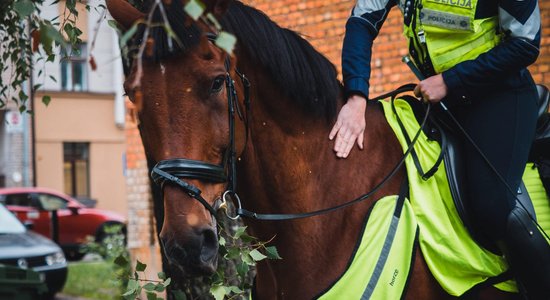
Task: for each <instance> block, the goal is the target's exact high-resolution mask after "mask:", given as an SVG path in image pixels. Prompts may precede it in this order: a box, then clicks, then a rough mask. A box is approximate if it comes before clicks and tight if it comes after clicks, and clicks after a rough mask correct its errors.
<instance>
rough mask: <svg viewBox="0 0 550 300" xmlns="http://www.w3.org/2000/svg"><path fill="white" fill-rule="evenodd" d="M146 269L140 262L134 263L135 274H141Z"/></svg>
mask: <svg viewBox="0 0 550 300" xmlns="http://www.w3.org/2000/svg"><path fill="white" fill-rule="evenodd" d="M146 268H147V265H146V264H144V263H142V262H141V261H139V260H137V261H136V272H143V271H145V269H146Z"/></svg>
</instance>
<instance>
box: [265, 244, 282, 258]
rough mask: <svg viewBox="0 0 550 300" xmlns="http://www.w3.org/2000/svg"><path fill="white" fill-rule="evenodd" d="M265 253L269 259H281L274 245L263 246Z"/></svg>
mask: <svg viewBox="0 0 550 300" xmlns="http://www.w3.org/2000/svg"><path fill="white" fill-rule="evenodd" d="M265 254H266V255H267V258H269V259H283V258H282V257H281V256H280V255H279V251H277V248H276V247H275V246H269V247H265Z"/></svg>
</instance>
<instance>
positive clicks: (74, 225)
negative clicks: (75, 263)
mask: <svg viewBox="0 0 550 300" xmlns="http://www.w3.org/2000/svg"><path fill="white" fill-rule="evenodd" d="M0 203H2V204H4V205H5V206H6V207H7V208H8V210H10V211H11V212H13V213H14V214H15V215H16V216H17V218H18V219H19V220H20V221H21V222H22V223H23V224H25V225H26V226H27V227H30V228H32V230H33V231H35V232H37V233H39V234H41V235H44V236H46V237H48V238H52V221H51V215H52V211H53V210H57V216H58V228H59V241H58V243H59V245H60V246H61V248H62V249H63V251H64V252H65V255H66V256H67V258H70V259H80V258H81V257H82V256H83V253H81V252H80V251H79V250H80V246H81V245H82V244H83V243H85V242H86V237H87V236H93V237H95V240H96V241H98V242H99V241H101V240H102V239H103V238H105V237H106V235H107V234H108V233H107V232H106V230H105V228H106V227H108V226H111V225H121V226H122V231H123V233H124V235H126V220H125V219H124V217H122V216H121V215H119V214H117V213H114V212H110V211H106V210H100V209H95V208H88V207H86V206H84V205H83V204H81V203H80V202H78V201H77V200H75V199H73V198H71V197H69V196H67V195H65V194H62V193H59V192H57V191H54V190H51V189H46V188H2V189H0Z"/></svg>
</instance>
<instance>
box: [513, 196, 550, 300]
mask: <svg viewBox="0 0 550 300" xmlns="http://www.w3.org/2000/svg"><path fill="white" fill-rule="evenodd" d="M502 242H503V247H504V249H503V250H504V253H505V255H506V258H507V260H508V262H509V263H510V266H511V269H512V272H513V273H514V275H515V277H516V279H517V281H518V286H519V288H520V291H521V292H522V293H523V294H525V296H526V298H527V299H529V300H535V299H536V300H539V299H545V300H548V299H550V244H549V243H548V242H547V241H546V239H545V238H544V236H543V235H542V233H541V232H540V231H539V229H538V228H537V226H536V225H535V223H534V222H533V221H532V220H531V218H530V217H529V214H528V213H527V212H526V211H525V209H523V208H522V207H520V206H518V205H516V207H515V208H514V209H513V210H512V211H511V212H510V215H509V216H508V224H507V228H506V237H505V238H504V240H503V241H502Z"/></svg>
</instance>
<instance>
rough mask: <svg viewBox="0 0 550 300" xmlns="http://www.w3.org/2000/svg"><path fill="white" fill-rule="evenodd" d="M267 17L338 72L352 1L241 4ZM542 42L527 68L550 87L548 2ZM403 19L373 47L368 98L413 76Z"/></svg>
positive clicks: (390, 22) (396, 18)
mask: <svg viewBox="0 0 550 300" xmlns="http://www.w3.org/2000/svg"><path fill="white" fill-rule="evenodd" d="M244 2H245V3H246V4H249V5H252V6H254V7H256V8H258V9H260V10H262V11H264V12H265V13H266V14H267V15H269V16H270V17H271V18H272V19H273V20H274V21H275V22H277V23H278V24H279V25H281V26H283V27H288V28H290V29H293V30H295V31H297V32H299V33H301V34H302V35H303V36H304V37H305V38H306V39H307V40H309V41H310V42H311V43H312V44H313V45H314V46H315V47H316V48H317V49H318V50H319V51H320V52H322V53H323V54H325V55H326V56H327V58H328V59H330V60H331V61H332V63H334V64H335V65H336V66H337V67H338V69H339V70H340V56H341V49H342V40H343V38H344V32H345V23H346V20H347V17H348V16H349V14H350V12H351V9H352V7H353V5H354V3H355V1H349V0H346V1H323V0H307V1H306V0H283V1H273V0H244ZM539 5H540V9H541V18H542V27H543V39H542V47H541V55H540V57H539V59H538V61H537V63H536V64H534V65H533V66H531V67H530V70H531V72H532V73H533V76H534V78H535V81H536V82H537V83H543V84H545V85H547V86H550V38H549V37H548V36H549V33H550V1H546V0H540V1H539ZM402 24H403V23H402V16H401V12H400V11H399V10H398V9H397V8H393V9H392V11H391V12H390V15H389V16H388V19H387V20H386V22H385V23H384V26H383V27H382V30H381V32H380V35H379V36H378V38H377V39H376V41H375V43H374V49H373V58H372V68H373V71H372V74H371V91H370V92H371V95H372V96H375V95H378V94H381V93H382V92H385V91H386V92H387V91H390V90H392V89H394V88H396V87H398V86H399V85H400V84H402V83H408V82H412V81H414V76H413V75H412V74H411V72H410V71H409V70H408V68H407V67H406V66H405V65H404V64H403V63H402V62H401V57H403V56H404V55H405V54H407V43H406V40H405V39H404V37H403V36H402V26H403V25H402Z"/></svg>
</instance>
